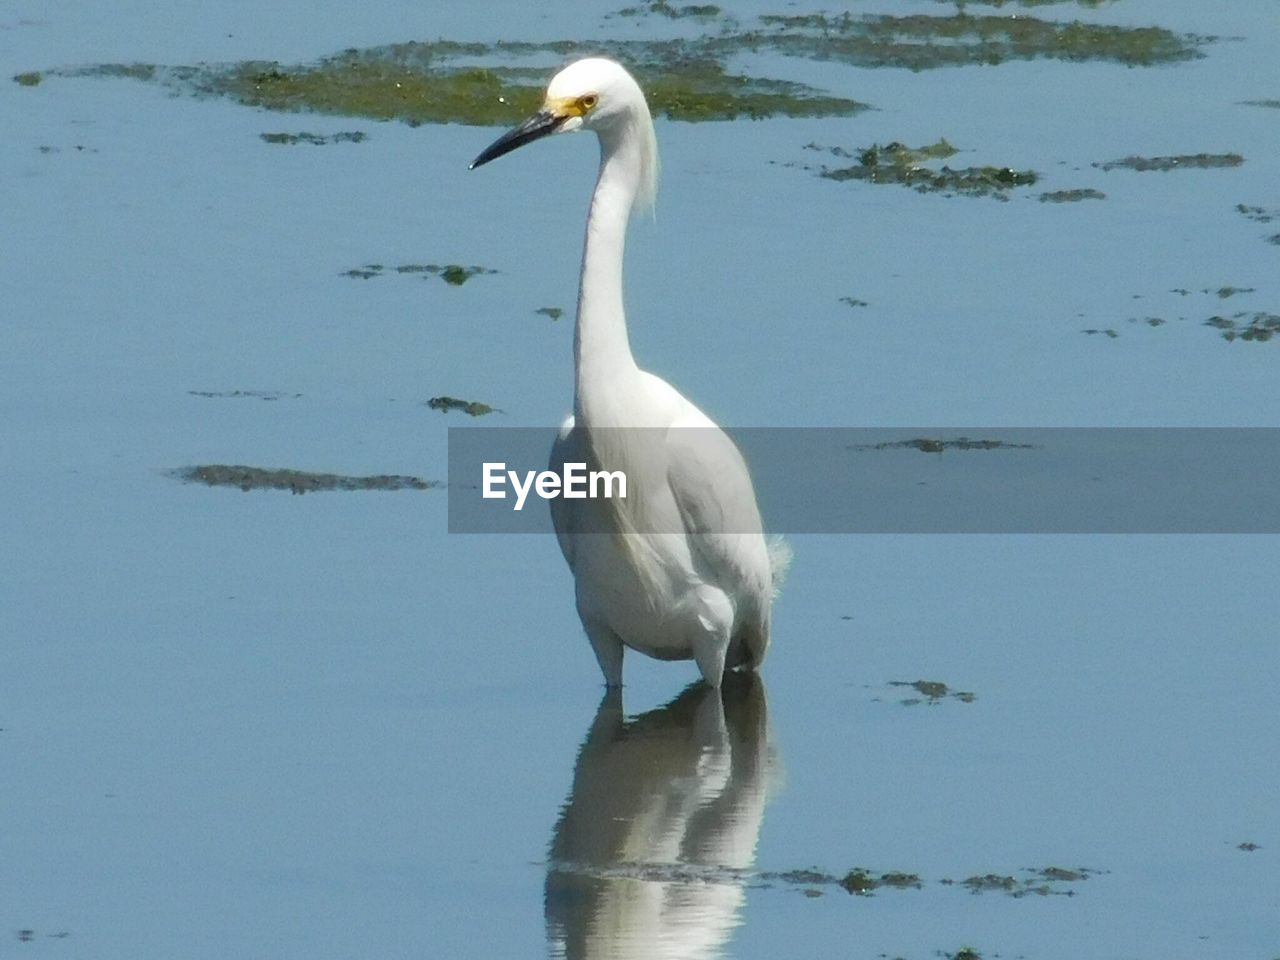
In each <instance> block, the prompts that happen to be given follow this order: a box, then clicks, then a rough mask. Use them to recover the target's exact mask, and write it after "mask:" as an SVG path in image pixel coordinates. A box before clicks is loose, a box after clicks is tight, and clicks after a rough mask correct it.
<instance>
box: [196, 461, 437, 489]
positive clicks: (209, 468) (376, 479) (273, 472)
mask: <svg viewBox="0 0 1280 960" xmlns="http://www.w3.org/2000/svg"><path fill="white" fill-rule="evenodd" d="M174 475H175V476H176V477H177V478H178V479H180V480H184V481H186V482H188V483H203V484H205V485H207V486H210V487H238V488H239V489H241V490H244V491H246V492H248V491H250V490H288V491H289V492H290V493H295V494H303V493H315V492H319V491H326V490H346V491H352V490H430V489H432V488H435V487H440V486H442V484H441V483H440V481H439V480H423V479H421V478H419V477H407V476H399V475H395V474H378V475H376V476H371V477H346V476H342V475H341V474H336V473H310V472H307V471H305V470H282V469H272V468H264V467H246V466H243V465H240V464H236V465H232V466H227V465H223V464H202V465H200V466H195V467H185V468H183V469H181V470H176V471H174Z"/></svg>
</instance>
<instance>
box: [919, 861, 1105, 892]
mask: <svg viewBox="0 0 1280 960" xmlns="http://www.w3.org/2000/svg"><path fill="white" fill-rule="evenodd" d="M1021 872H1022V873H1023V874H1024V876H1022V877H1015V876H1011V875H1009V874H999V873H985V874H976V875H974V876H971V877H967V878H966V879H964V880H961V881H959V882H958V883H957V881H954V880H943V881H942V882H943V883H944V884H947V885H957V886H961V887H963V888H964V889H966V890H968V891H969V892H970V893H972V894H982V893H1003V894H1005V895H1006V896H1010V897H1013V898H1015V899H1020V898H1022V897H1029V896H1037V897H1051V896H1056V897H1073V896H1075V893H1076V892H1075V890H1073V889H1071V888H1070V887H1069V886H1067V884H1072V883H1080V882H1082V881H1085V880H1088V879H1089V878H1090V877H1094V876H1097V875H1098V874H1099V873H1101V872H1104V871H1099V870H1092V869H1090V868H1088V867H1076V868H1074V869H1066V868H1063V867H1042V868H1032V867H1028V868H1027V869H1025V870H1023V871H1021Z"/></svg>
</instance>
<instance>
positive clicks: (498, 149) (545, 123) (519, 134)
mask: <svg viewBox="0 0 1280 960" xmlns="http://www.w3.org/2000/svg"><path fill="white" fill-rule="evenodd" d="M567 119H569V118H568V117H557V116H556V115H555V114H554V113H552V112H551V111H550V110H541V111H539V112H538V113H535V114H534V115H533V116H532V117H530V118H529V119H528V120H526V121H525V122H524V123H522V124H520V126H518V127H515V128H514V129H511V130H508V131H507V132H506V133H504V134H503V135H502V136H500V137H499V138H498V139H497V140H495V141H493V143H491V144H489V146H487V147H485V148H484V150H483V151H481V153H480V156H478V157H476V158H475V159H474V160H472V161H471V167H470V169H472V170H474V169H475V168H476V167H482V166H484V165H485V164H486V163H488V162H489V161H490V160H496V159H498V157H500V156H502V155H503V154H504V153H510V152H511V151H512V150H514V149H515V148H516V147H523V146H524V145H525V144H526V143H532V142H533V141H534V140H538V139H541V138H542V137H545V136H546V135H547V134H549V133H555V132H556V131H557V130H558V129H560V124H562V123H564V122H565V120H567Z"/></svg>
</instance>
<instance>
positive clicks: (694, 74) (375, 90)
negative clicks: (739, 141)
mask: <svg viewBox="0 0 1280 960" xmlns="http://www.w3.org/2000/svg"><path fill="white" fill-rule="evenodd" d="M689 42H690V43H693V44H694V45H695V47H696V46H697V41H689ZM602 48H603V49H602ZM587 52H600V53H605V54H608V55H612V56H616V57H618V58H619V59H621V60H623V61H625V62H627V63H628V64H630V65H632V66H633V68H634V70H635V72H636V74H637V77H638V78H639V79H640V81H641V83H642V84H643V86H644V88H645V92H646V94H647V96H648V100H649V106H650V108H651V109H652V110H653V112H654V114H655V115H660V116H667V117H670V118H671V119H673V120H690V121H692V120H731V119H734V118H736V117H739V116H746V117H769V116H819V117H822V116H850V115H852V114H854V113H857V112H859V111H861V110H863V109H866V105H865V104H862V103H858V102H857V101H855V100H849V99H846V98H842V97H835V96H829V95H827V94H825V93H823V92H822V91H819V90H816V89H814V88H812V87H809V86H806V85H804V84H800V83H793V82H789V81H785V80H774V79H769V78H764V77H749V76H741V75H736V74H730V73H728V72H727V71H726V69H725V67H724V64H723V62H722V60H721V59H719V58H717V57H715V56H707V55H701V54H699V53H698V52H696V50H695V51H693V52H690V51H687V50H686V49H685V47H684V46H682V45H679V44H674V42H662V41H646V42H640V41H635V42H632V43H624V42H616V43H613V44H607V43H606V44H589V43H588V44H579V43H575V42H570V41H557V42H552V43H543V44H534V43H501V42H500V43H496V44H463V43H451V42H449V41H438V42H436V43H404V44H395V45H393V46H387V47H375V48H370V49H367V50H350V51H347V52H345V53H342V54H339V55H337V56H333V57H329V58H326V59H324V60H321V61H319V62H318V63H315V64H310V65H307V64H303V65H294V66H288V65H284V64H279V63H260V62H255V63H243V64H235V65H231V66H224V67H215V68H208V69H206V70H204V71H203V72H202V73H201V74H200V75H198V76H197V77H196V78H195V81H194V83H193V85H192V86H193V88H194V92H197V93H205V94H217V95H222V96H229V97H231V98H233V99H235V100H238V101H239V102H241V103H244V104H247V105H250V106H258V107H265V108H267V109H271V110H283V111H299V110H309V111H314V112H317V113H330V114H340V115H345V116H363V117H371V118H374V119H378V120H393V119H395V120H403V121H406V122H408V123H410V124H420V123H464V124H473V125H481V126H495V125H506V124H511V123H514V122H516V121H517V120H519V119H521V118H522V117H524V116H527V115H528V114H530V113H532V112H533V111H534V110H536V109H537V108H538V106H539V105H540V104H541V103H542V97H543V89H544V85H545V83H546V80H547V75H548V71H547V70H546V69H545V68H544V67H540V66H539V67H532V66H509V65H501V66H499V65H493V64H492V63H489V64H481V65H476V64H468V63H460V62H458V61H459V60H463V59H470V60H482V61H483V60H494V59H500V60H503V61H508V62H509V61H512V60H516V61H519V60H522V59H527V58H535V59H543V60H544V59H545V58H546V57H547V56H548V55H551V56H554V57H556V58H564V57H567V56H570V55H573V54H575V53H587Z"/></svg>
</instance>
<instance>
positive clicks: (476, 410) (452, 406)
mask: <svg viewBox="0 0 1280 960" xmlns="http://www.w3.org/2000/svg"><path fill="white" fill-rule="evenodd" d="M427 406H428V407H430V408H431V409H432V410H439V411H440V412H441V413H448V412H449V411H450V410H458V411H461V412H462V413H465V414H466V415H467V416H469V417H483V416H485V415H486V414H489V413H493V412H495V408H493V407H491V406H489V405H488V404H487V403H477V402H476V401H475V400H459V399H458V398H457V397H432V398H431V399H430V400H428V401H427Z"/></svg>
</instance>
